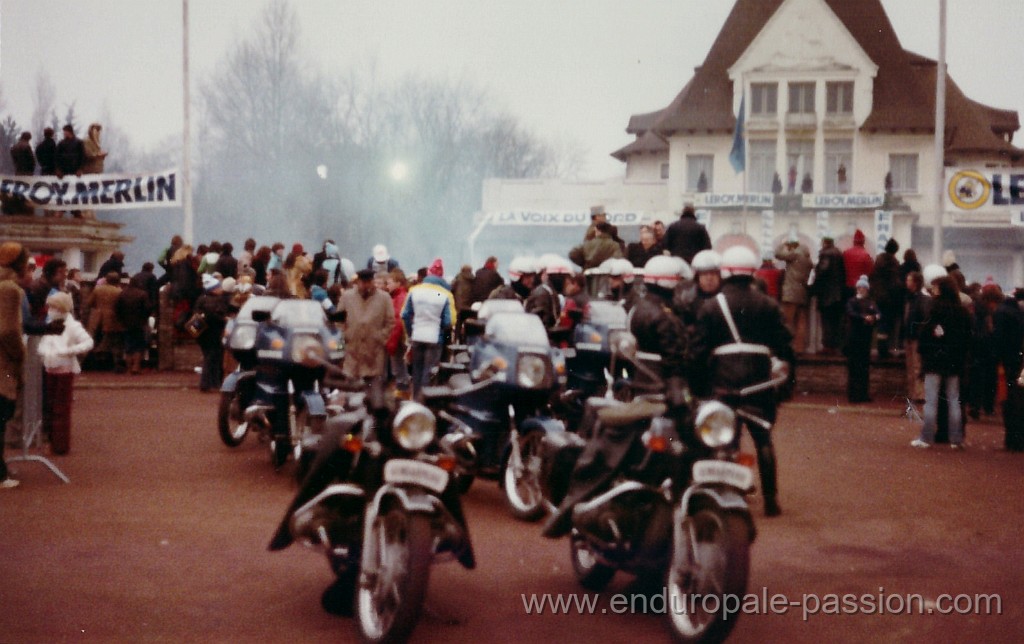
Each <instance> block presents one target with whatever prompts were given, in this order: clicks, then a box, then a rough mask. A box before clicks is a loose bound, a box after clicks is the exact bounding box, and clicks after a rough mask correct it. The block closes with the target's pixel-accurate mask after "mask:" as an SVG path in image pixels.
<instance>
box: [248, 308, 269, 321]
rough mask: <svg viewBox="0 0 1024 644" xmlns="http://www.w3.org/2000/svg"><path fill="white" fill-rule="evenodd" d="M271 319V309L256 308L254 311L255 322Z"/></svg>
mask: <svg viewBox="0 0 1024 644" xmlns="http://www.w3.org/2000/svg"><path fill="white" fill-rule="evenodd" d="M269 319H270V311H263V310H259V309H255V310H253V312H252V321H253V322H266V321H267V320H269Z"/></svg>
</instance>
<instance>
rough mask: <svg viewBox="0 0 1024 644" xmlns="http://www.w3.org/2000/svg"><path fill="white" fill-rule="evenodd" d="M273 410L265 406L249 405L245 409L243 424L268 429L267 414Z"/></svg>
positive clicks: (268, 420)
mask: <svg viewBox="0 0 1024 644" xmlns="http://www.w3.org/2000/svg"><path fill="white" fill-rule="evenodd" d="M273 410H274V408H273V407H270V406H267V405H249V406H248V407H246V408H245V414H244V417H245V422H247V423H249V425H250V426H251V425H258V426H259V427H262V428H263V429H269V428H270V419H269V418H267V413H268V412H271V411H273Z"/></svg>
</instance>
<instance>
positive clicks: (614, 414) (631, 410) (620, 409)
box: [597, 400, 668, 427]
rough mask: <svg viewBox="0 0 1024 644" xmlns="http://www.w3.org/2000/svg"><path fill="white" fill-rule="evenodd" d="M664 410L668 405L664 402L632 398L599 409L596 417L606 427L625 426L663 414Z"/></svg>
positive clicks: (666, 409)
mask: <svg viewBox="0 0 1024 644" xmlns="http://www.w3.org/2000/svg"><path fill="white" fill-rule="evenodd" d="M666 411H668V407H667V406H666V405H665V404H664V403H658V402H652V401H649V400H634V401H633V402H628V403H623V404H621V405H612V406H609V407H605V408H603V409H600V410H598V412H597V418H598V420H600V421H601V423H602V424H603V425H604V426H606V427H625V426H626V425H632V424H633V423H637V422H639V421H641V420H649V419H651V418H654V417H656V416H663V415H664V414H665V412H666Z"/></svg>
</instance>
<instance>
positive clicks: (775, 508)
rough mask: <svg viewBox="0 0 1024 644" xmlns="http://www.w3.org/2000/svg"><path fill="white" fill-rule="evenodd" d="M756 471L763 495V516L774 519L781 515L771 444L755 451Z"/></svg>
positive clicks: (773, 449)
mask: <svg viewBox="0 0 1024 644" xmlns="http://www.w3.org/2000/svg"><path fill="white" fill-rule="evenodd" d="M757 469H758V470H759V471H760V473H761V493H762V494H763V495H764V514H765V516H769V517H775V516H778V515H780V514H782V508H781V507H779V501H778V493H779V488H778V483H777V480H776V472H775V448H774V447H772V445H771V444H768V445H764V446H763V447H760V448H758V450H757Z"/></svg>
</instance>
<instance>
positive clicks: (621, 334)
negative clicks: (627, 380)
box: [608, 329, 636, 359]
mask: <svg viewBox="0 0 1024 644" xmlns="http://www.w3.org/2000/svg"><path fill="white" fill-rule="evenodd" d="M608 344H609V345H611V350H612V353H617V354H619V355H621V356H625V357H626V358H629V359H633V358H634V357H636V336H635V335H633V334H632V333H630V332H629V331H624V330H622V329H616V330H615V331H612V332H611V333H609V334H608Z"/></svg>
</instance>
